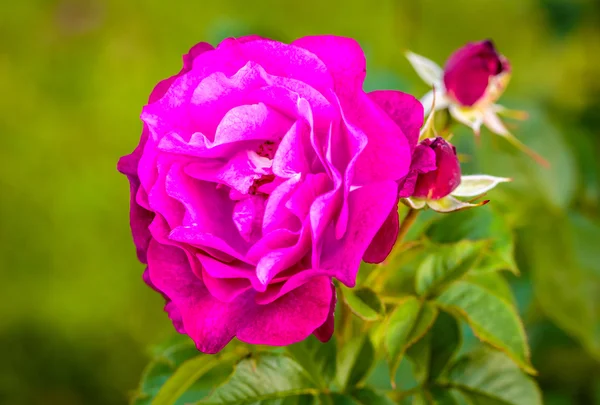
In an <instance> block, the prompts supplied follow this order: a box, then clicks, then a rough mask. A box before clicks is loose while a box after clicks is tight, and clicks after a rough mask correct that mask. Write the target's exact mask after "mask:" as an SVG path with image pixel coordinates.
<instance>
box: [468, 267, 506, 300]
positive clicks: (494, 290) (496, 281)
mask: <svg viewBox="0 0 600 405" xmlns="http://www.w3.org/2000/svg"><path fill="white" fill-rule="evenodd" d="M464 280H465V281H468V282H469V283H471V284H475V285H478V286H479V287H481V288H483V289H485V290H486V291H487V292H489V293H490V294H493V295H495V296H496V297H498V298H501V299H503V300H504V301H505V302H508V303H509V304H511V305H515V306H516V302H515V297H514V295H513V292H512V290H511V288H510V285H509V284H508V281H506V279H505V278H504V277H503V276H502V274H499V273H471V274H467V275H466V276H465V278H464Z"/></svg>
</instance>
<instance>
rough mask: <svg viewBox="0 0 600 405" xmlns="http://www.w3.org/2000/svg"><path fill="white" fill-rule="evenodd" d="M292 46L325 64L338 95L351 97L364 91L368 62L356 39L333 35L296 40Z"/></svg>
mask: <svg viewBox="0 0 600 405" xmlns="http://www.w3.org/2000/svg"><path fill="white" fill-rule="evenodd" d="M292 45H295V46H299V47H301V48H304V49H307V50H309V51H310V52H312V53H314V54H315V55H317V56H318V57H319V59H321V60H322V61H323V62H324V63H325V65H326V66H327V70H328V71H329V73H330V74H331V76H332V77H333V82H334V89H335V91H336V93H337V94H348V95H351V94H353V93H354V92H356V91H358V90H360V89H362V85H363V82H364V80H365V76H366V71H367V69H366V60H365V54H364V53H363V51H362V49H361V47H360V45H359V44H358V42H356V41H355V40H354V39H351V38H345V37H337V36H333V35H319V36H308V37H303V38H300V39H297V40H295V41H294V42H292Z"/></svg>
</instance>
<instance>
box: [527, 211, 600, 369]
mask: <svg viewBox="0 0 600 405" xmlns="http://www.w3.org/2000/svg"><path fill="white" fill-rule="evenodd" d="M543 215H544V217H543V218H544V221H541V222H540V223H537V224H535V226H532V227H530V228H529V229H527V231H526V232H525V233H524V242H523V243H524V244H525V249H526V251H527V252H528V253H529V256H528V259H529V260H530V261H531V263H530V267H531V270H532V272H531V274H532V280H533V287H534V291H535V295H536V298H537V299H538V300H539V303H540V306H541V308H542V310H543V312H544V313H545V314H546V315H547V316H548V317H549V318H550V319H551V320H552V321H553V322H555V323H556V324H557V325H558V326H559V327H560V328H562V329H563V330H565V331H566V332H567V333H568V334H570V335H571V336H574V337H575V338H577V339H578V340H579V341H580V342H581V343H582V345H583V346H584V347H585V348H586V349H587V350H588V352H589V353H590V354H592V355H593V356H594V357H595V358H596V359H600V300H598V297H599V296H600V260H598V240H600V226H598V224H595V223H593V222H592V221H590V220H588V219H587V218H584V217H582V216H578V215H570V216H568V217H564V216H562V215H557V214H553V213H550V212H543Z"/></svg>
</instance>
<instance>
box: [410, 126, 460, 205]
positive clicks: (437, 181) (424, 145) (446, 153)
mask: <svg viewBox="0 0 600 405" xmlns="http://www.w3.org/2000/svg"><path fill="white" fill-rule="evenodd" d="M459 184H460V164H459V162H458V157H457V156H456V148H455V147H454V146H452V145H451V144H450V143H448V142H447V141H446V140H445V139H444V138H442V137H437V138H427V139H424V140H422V141H421V142H420V143H419V144H418V145H417V147H416V148H415V151H414V152H413V161H412V164H411V168H410V174H409V175H408V176H407V177H406V179H405V180H404V182H403V183H402V184H401V186H402V187H401V190H400V197H401V198H408V197H415V198H419V199H424V200H439V199H440V198H443V197H446V196H448V195H450V193H452V191H454V189H455V188H456V187H458V185H459Z"/></svg>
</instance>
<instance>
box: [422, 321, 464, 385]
mask: <svg viewBox="0 0 600 405" xmlns="http://www.w3.org/2000/svg"><path fill="white" fill-rule="evenodd" d="M429 333H430V334H431V360H430V365H429V381H435V380H436V379H437V378H438V376H439V375H440V374H441V373H442V371H443V370H444V369H445V368H446V365H447V364H448V363H449V362H450V361H451V360H452V357H453V356H454V355H455V354H456V353H457V352H458V349H459V348H460V344H461V334H460V325H459V324H458V322H457V321H456V319H454V317H453V316H451V315H449V314H447V313H446V312H444V311H440V313H439V315H438V317H437V319H436V320H435V323H434V324H433V327H432V328H431V331H430V332H429Z"/></svg>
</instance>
